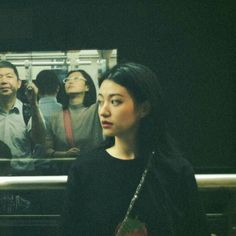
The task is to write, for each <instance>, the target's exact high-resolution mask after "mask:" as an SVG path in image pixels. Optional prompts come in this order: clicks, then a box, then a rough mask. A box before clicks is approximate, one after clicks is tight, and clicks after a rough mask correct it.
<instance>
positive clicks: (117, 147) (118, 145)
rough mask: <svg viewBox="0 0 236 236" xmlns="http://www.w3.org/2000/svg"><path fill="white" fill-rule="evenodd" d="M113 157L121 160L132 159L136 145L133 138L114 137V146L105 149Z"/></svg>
mask: <svg viewBox="0 0 236 236" xmlns="http://www.w3.org/2000/svg"><path fill="white" fill-rule="evenodd" d="M107 152H108V153H109V154H111V155H112V156H113V157H115V158H118V159H122V160H133V159H135V154H136V145H135V142H134V140H133V139H127V138H126V139H122V138H118V137H115V144H114V146H112V147H110V148H108V149H107Z"/></svg>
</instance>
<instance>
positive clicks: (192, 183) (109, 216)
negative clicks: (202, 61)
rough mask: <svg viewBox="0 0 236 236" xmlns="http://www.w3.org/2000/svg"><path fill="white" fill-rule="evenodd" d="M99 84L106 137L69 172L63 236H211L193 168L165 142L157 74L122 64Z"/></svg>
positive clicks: (167, 140)
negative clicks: (103, 141)
mask: <svg viewBox="0 0 236 236" xmlns="http://www.w3.org/2000/svg"><path fill="white" fill-rule="evenodd" d="M99 85H100V89H99V94H98V103H99V117H100V122H101V124H102V128H103V134H104V135H105V136H107V137H108V139H107V140H106V141H107V143H105V145H103V146H101V147H100V148H96V149H94V150H90V151H88V152H87V153H84V154H82V155H80V157H79V158H78V159H77V160H76V161H75V162H74V164H73V167H72V168H71V170H70V173H69V176H68V185H67V205H66V208H65V214H64V219H65V221H64V224H63V228H64V229H65V232H64V233H65V234H63V235H68V236H69V235H70V236H76V235H87V236H94V235H104V236H105V235H116V236H128V235H140V236H141V235H142V236H147V235H149V236H170V235H171V236H173V235H175V236H193V235H194V236H206V235H209V234H208V230H207V227H206V218H205V214H204V212H203V211H202V207H201V203H200V200H199V196H198V189H197V185H196V180H195V177H194V173H193V169H192V167H191V165H190V164H189V162H188V161H187V160H185V159H183V158H182V157H180V154H179V152H177V151H176V149H175V148H174V147H173V145H172V142H170V136H169V135H168V133H167V127H166V118H165V116H164V107H163V102H162V96H161V91H160V86H159V84H158V80H157V77H156V76H155V74H154V73H153V72H152V71H150V70H149V69H148V68H147V67H146V66H143V65H140V64H135V63H126V64H120V65H116V66H115V67H114V68H112V69H111V70H109V71H108V72H107V73H105V75H104V76H103V77H102V78H101V80H100V82H99Z"/></svg>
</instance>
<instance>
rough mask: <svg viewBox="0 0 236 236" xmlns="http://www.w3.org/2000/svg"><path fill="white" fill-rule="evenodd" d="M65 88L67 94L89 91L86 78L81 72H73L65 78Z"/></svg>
mask: <svg viewBox="0 0 236 236" xmlns="http://www.w3.org/2000/svg"><path fill="white" fill-rule="evenodd" d="M65 90H66V93H67V94H76V93H84V92H87V91H88V86H87V85H86V79H85V78H84V77H83V75H82V74H81V73H80V72H73V73H71V74H70V75H69V76H68V77H67V78H66V80H65Z"/></svg>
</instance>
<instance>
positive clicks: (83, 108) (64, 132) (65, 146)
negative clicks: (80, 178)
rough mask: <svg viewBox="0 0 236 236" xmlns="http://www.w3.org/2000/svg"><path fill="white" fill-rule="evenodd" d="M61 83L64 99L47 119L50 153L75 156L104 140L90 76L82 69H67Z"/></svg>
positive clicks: (50, 154) (47, 138) (47, 142)
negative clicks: (63, 89) (59, 108)
mask: <svg viewBox="0 0 236 236" xmlns="http://www.w3.org/2000/svg"><path fill="white" fill-rule="evenodd" d="M64 83H65V92H66V94H67V100H66V101H65V104H64V106H63V111H59V112H57V113H55V114H54V115H53V116H52V118H51V120H50V121H49V122H48V128H47V135H46V149H47V154H48V156H49V157H76V156H77V155H78V154H79V152H80V151H83V150H85V149H86V148H88V147H91V146H96V145H97V144H99V143H100V142H101V141H102V140H103V136H102V129H101V125H100V123H99V118H98V114H97V104H96V103H95V102H96V89H95V86H94V83H93V80H92V78H91V77H90V76H89V75H88V73H86V72H85V71H84V70H76V71H71V72H69V73H68V75H67V78H66V79H64Z"/></svg>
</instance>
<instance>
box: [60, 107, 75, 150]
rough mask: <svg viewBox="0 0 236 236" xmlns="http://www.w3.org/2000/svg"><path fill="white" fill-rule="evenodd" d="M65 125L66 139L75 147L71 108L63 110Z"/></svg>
mask: <svg viewBox="0 0 236 236" xmlns="http://www.w3.org/2000/svg"><path fill="white" fill-rule="evenodd" d="M63 119H64V127H65V134H66V139H67V142H68V144H69V146H70V147H75V142H74V136H73V130H72V119H71V114H70V111H69V110H64V111H63Z"/></svg>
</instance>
